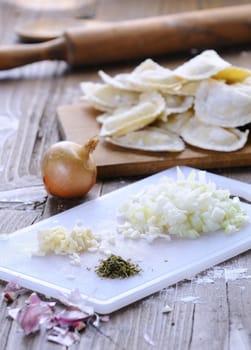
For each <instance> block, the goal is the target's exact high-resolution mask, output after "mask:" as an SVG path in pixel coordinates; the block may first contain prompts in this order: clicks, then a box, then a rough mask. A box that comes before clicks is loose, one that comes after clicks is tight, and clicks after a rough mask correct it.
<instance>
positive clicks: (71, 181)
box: [41, 138, 98, 199]
mask: <svg viewBox="0 0 251 350" xmlns="http://www.w3.org/2000/svg"><path fill="white" fill-rule="evenodd" d="M97 143H98V141H97V139H96V138H93V139H91V140H89V141H88V142H87V143H86V144H85V145H84V146H82V145H79V144H77V143H74V142H70V141H61V142H57V143H55V144H54V145H52V146H51V147H50V148H49V149H48V150H47V151H46V152H45V154H44V156H43V159H42V162H41V175H42V179H43V182H44V185H45V188H46V191H47V192H48V194H50V195H52V196H56V197H60V198H66V199H68V198H69V199H70V198H77V197H82V196H84V195H85V194H86V193H87V192H89V191H90V189H91V188H92V187H93V186H94V185H95V183H96V179H97V166H96V163H95V161H94V159H93V156H92V154H91V153H92V151H93V150H94V149H95V147H96V144H97Z"/></svg>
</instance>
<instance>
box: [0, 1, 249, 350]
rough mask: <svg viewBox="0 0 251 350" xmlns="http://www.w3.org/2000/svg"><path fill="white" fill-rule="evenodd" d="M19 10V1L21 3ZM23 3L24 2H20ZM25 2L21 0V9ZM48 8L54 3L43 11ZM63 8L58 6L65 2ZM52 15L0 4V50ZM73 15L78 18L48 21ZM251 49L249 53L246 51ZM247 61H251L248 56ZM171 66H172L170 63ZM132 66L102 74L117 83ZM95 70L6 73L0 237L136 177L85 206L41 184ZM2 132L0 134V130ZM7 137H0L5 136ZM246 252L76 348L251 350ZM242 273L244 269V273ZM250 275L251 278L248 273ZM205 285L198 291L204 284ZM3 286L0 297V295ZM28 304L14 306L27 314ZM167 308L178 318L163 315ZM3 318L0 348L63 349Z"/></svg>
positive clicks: (123, 313) (90, 332)
mask: <svg viewBox="0 0 251 350" xmlns="http://www.w3.org/2000/svg"><path fill="white" fill-rule="evenodd" d="M17 2H18V1H17ZM20 2H21V3H22V1H20ZM23 2H25V1H23ZM45 3H49V2H45ZM59 3H60V1H59ZM242 3H243V4H244V3H249V1H248V0H247V1H241V0H240V1H238V2H237V1H231V0H225V1H224V0H214V1H199V2H198V1H195V0H189V1H171V0H170V1H168V0H167V1H163V0H162V1H161V0H159V1H157V0H156V1H151V0H141V1H140V0H138V1H133V0H127V1H123V0H106V1H102V0H96V1H93V2H91V1H88V4H87V5H86V6H83V8H82V10H81V11H80V12H78V15H81V16H84V15H87V16H91V17H94V18H95V19H101V20H111V21H117V20H122V19H130V18H137V17H147V16H153V15H159V14H168V13H175V12H182V11H188V10H195V9H202V8H210V7H220V6H229V5H236V4H242ZM47 14H48V11H44V12H43V11H42V10H38V9H36V10H27V9H25V8H22V7H18V6H15V5H13V3H12V2H9V3H8V2H5V1H1V2H0V33H1V35H0V43H1V44H11V43H17V42H18V39H17V36H16V35H15V33H14V26H15V25H16V24H17V23H21V22H23V21H26V20H28V19H34V18H40V17H43V16H46V15H47ZM50 14H53V15H56V16H59V15H62V16H69V15H70V16H74V15H75V14H76V13H74V11H72V10H68V11H66V10H62V11H58V12H57V13H53V11H52V10H51V13H50ZM247 50H248V49H247ZM245 52H246V53H247V52H248V51H245V50H244V51H242V52H241V53H240V52H239V51H235V50H234V48H232V50H230V52H229V51H227V52H225V53H224V52H223V56H225V57H227V58H228V59H231V60H232V62H237V63H238V62H240V61H239V60H240V57H241V62H242V63H245V64H246V67H249V68H251V65H250V61H245ZM247 57H250V56H248V55H247ZM167 62H169V63H170V64H171V63H173V62H174V61H168V60H167ZM131 66H132V67H133V64H130V63H128V64H126V65H123V64H117V65H114V66H108V67H106V71H107V72H109V73H111V74H115V73H116V72H119V71H121V70H122V69H127V68H128V67H131ZM96 71H97V68H96V67H94V68H91V69H79V70H70V69H69V67H68V66H67V65H66V64H65V63H64V62H59V61H56V62H49V61H44V62H40V63H34V64H31V65H27V66H25V67H21V68H16V69H12V70H6V71H0V87H1V88H0V91H1V92H0V117H1V116H6V117H8V118H10V119H11V120H13V123H14V122H17V123H18V124H17V128H16V130H15V131H14V132H12V133H10V134H8V135H6V134H4V133H1V135H2V136H1V140H0V178H1V180H0V232H1V233H11V232H13V231H15V230H18V229H21V228H23V227H25V226H28V225H31V224H33V223H35V222H38V221H40V220H42V219H44V218H46V217H48V216H51V215H53V214H56V213H59V212H62V211H64V210H66V209H68V208H71V207H73V206H75V205H77V204H79V203H82V202H83V201H88V200H90V199H93V198H96V197H98V196H101V195H103V194H105V193H108V192H110V191H113V190H115V189H117V188H120V187H122V186H125V185H126V184H129V183H131V182H133V181H135V180H136V178H117V179H110V180H106V181H101V180H99V181H98V182H97V184H96V185H95V186H94V188H93V189H92V190H91V192H90V193H89V194H88V195H87V196H86V197H85V198H84V199H81V200H60V199H56V198H48V197H47V196H46V192H45V190H44V187H43V184H42V181H41V176H40V160H41V157H42V155H43V153H44V151H45V150H46V149H47V148H48V147H49V146H50V145H51V144H52V143H54V142H56V141H58V140H59V139H60V134H59V130H58V125H57V120H56V109H57V107H58V106H60V105H62V104H73V103H76V102H79V97H80V90H79V83H80V82H81V81H83V80H93V79H96V78H97V77H96ZM0 129H1V125H0ZM0 131H1V130H0ZM213 171H214V172H215V173H220V174H223V175H225V176H229V177H232V178H235V179H239V180H242V181H245V182H247V183H251V169H250V167H244V168H228V169H214V170H213ZM250 264H251V255H250V252H246V253H244V254H242V255H240V256H237V257H235V258H233V259H231V260H229V261H227V262H225V263H222V264H220V265H218V266H216V267H213V268H212V269H210V270H208V271H205V272H204V273H202V274H200V275H199V276H197V278H194V279H192V280H185V281H182V282H180V283H177V284H176V285H173V286H171V287H168V288H166V289H163V290H161V291H160V292H158V293H155V294H154V295H152V296H150V297H148V298H145V299H144V300H141V301H139V302H136V303H134V304H133V305H130V306H128V307H125V308H124V309H122V310H120V311H117V312H114V313H113V314H111V315H110V320H109V322H107V323H102V325H101V327H100V330H97V329H95V328H94V327H91V326H90V327H87V329H86V330H85V332H84V333H83V334H82V335H81V341H80V343H77V344H75V345H73V346H72V348H73V349H95V350H96V349H103V350H105V349H109V350H112V349H116V350H118V349H121V350H122V349H128V350H133V349H135V350H136V349H152V348H153V349H168V350H186V349H191V350H192V349H193V350H198V349H204V350H207V349H208V350H227V349H228V350H242V349H250V348H251V279H250ZM238 269H244V270H238ZM245 269H247V270H245ZM225 270H233V271H237V272H238V271H246V273H245V274H244V276H242V275H241V274H239V275H238V274H237V277H238V278H235V279H230V280H227V279H226V278H225V277H224V271H225ZM199 281H200V282H201V283H199ZM4 286H5V283H4V282H2V284H1V286H0V288H1V290H3V288H4ZM190 296H192V297H199V300H200V301H201V302H197V303H196V302H193V301H192V300H193V299H190V302H182V301H181V300H182V298H184V297H190ZM26 298H27V294H26V295H22V296H20V297H19V298H18V299H17V300H16V301H15V302H14V303H15V304H14V305H17V306H20V305H23V303H24V301H25V299H26ZM166 304H168V305H170V306H171V309H172V311H171V312H170V313H168V314H163V313H162V309H163V307H164V306H165V305H166ZM6 315H7V304H6V302H5V301H4V300H2V301H1V313H0V319H1V327H0V349H1V350H2V349H13V348H16V349H19V350H21V349H34V350H35V349H36V350H38V349H59V348H64V347H63V346H60V345H57V344H54V343H51V342H48V341H47V340H46V335H45V334H44V333H43V332H40V333H38V334H36V335H34V336H29V337H24V336H23V334H22V332H20V331H19V328H18V326H17V323H16V322H14V321H11V319H10V318H7V317H6Z"/></svg>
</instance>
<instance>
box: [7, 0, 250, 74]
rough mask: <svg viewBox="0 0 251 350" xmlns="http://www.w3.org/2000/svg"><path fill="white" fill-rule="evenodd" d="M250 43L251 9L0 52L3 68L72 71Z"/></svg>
mask: <svg viewBox="0 0 251 350" xmlns="http://www.w3.org/2000/svg"><path fill="white" fill-rule="evenodd" d="M250 43H251V5H240V6H231V7H223V8H214V9H206V10H198V11H193V12H184V13H178V14H173V15H163V16H158V17H150V18H144V19H134V20H126V21H121V22H112V23H111V22H107V23H101V24H99V25H97V26H90V27H83V28H81V27H76V28H69V29H67V30H66V31H65V32H64V34H63V35H62V36H60V37H59V38H56V39H53V40H50V41H48V42H44V43H39V44H17V45H11V46H9V45H8V46H1V47H0V69H9V68H14V67H18V66H22V65H25V64H28V63H32V62H37V61H42V60H64V61H66V62H67V63H68V64H69V65H70V66H72V67H78V66H85V65H97V64H103V63H110V62H118V61H125V60H131V59H138V58H146V57H153V56H159V55H168V54H172V53H178V52H182V51H183V52H184V51H187V50H191V49H207V48H211V49H215V48H218V47H235V46H239V45H247V44H250Z"/></svg>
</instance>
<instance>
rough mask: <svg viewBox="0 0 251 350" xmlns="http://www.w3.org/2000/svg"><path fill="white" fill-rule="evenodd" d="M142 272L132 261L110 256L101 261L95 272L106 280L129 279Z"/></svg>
mask: <svg viewBox="0 0 251 350" xmlns="http://www.w3.org/2000/svg"><path fill="white" fill-rule="evenodd" d="M140 271H141V269H140V267H139V266H138V265H137V264H133V263H132V262H131V259H128V260H124V259H123V258H122V257H121V256H117V255H114V254H112V255H110V256H109V257H108V258H107V259H105V260H101V261H100V264H99V265H98V266H96V267H95V272H97V274H98V275H99V276H100V277H105V278H113V279H114V278H121V279H122V278H127V277H130V276H134V275H136V274H138V273H139V272H140Z"/></svg>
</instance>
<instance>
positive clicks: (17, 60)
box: [0, 37, 67, 69]
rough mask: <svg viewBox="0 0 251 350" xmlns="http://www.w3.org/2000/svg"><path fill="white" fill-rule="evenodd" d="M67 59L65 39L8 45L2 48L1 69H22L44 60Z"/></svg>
mask: <svg viewBox="0 0 251 350" xmlns="http://www.w3.org/2000/svg"><path fill="white" fill-rule="evenodd" d="M66 57H67V54H66V44H65V38H64V37H60V38H57V39H54V40H51V41H48V42H46V43H41V44H22V45H9V46H8V45H6V46H2V47H1V48H0V69H10V68H14V67H20V66H23V65H25V64H28V63H33V62H37V61H43V60H55V59H57V60H65V59H66Z"/></svg>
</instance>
